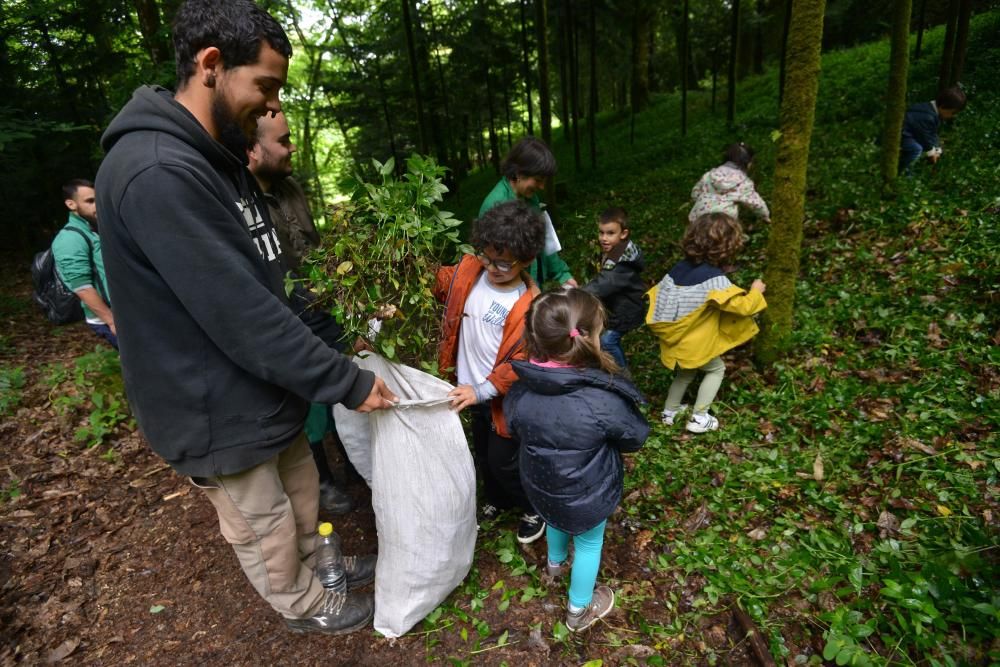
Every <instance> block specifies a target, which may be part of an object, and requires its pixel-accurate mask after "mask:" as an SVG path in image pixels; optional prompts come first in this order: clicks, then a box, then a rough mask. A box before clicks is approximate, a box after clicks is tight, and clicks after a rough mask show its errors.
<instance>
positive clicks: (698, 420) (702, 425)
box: [687, 412, 719, 433]
mask: <svg viewBox="0 0 1000 667" xmlns="http://www.w3.org/2000/svg"><path fill="white" fill-rule="evenodd" d="M718 428H719V420H718V419H716V418H715V417H713V416H712V415H710V414H708V413H707V412H703V413H702V414H700V415H699V414H698V413H694V414H692V415H691V419H690V421H688V423H687V430H688V431H690V432H691V433H708V432H709V431H715V430H717V429H718Z"/></svg>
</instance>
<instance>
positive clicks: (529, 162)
mask: <svg viewBox="0 0 1000 667" xmlns="http://www.w3.org/2000/svg"><path fill="white" fill-rule="evenodd" d="M500 171H501V172H502V174H503V175H502V176H501V177H500V182H499V183H497V184H496V187H494V188H493V190H491V191H490V193H489V194H488V195H486V199H484V200H483V205H482V206H480V207H479V216H480V217H482V215H483V214H484V213H486V211H488V210H490V209H491V208H493V207H494V206H496V205H497V204H501V203H503V202H505V201H511V200H513V199H522V200H524V201H525V202H527V203H528V204H529V205H530V206H531V207H532V208H534V209H535V210H536V211H539V212H541V211H542V203H541V198H539V196H538V191H539V190H544V189H545V181H546V180H547V179H549V178H551V177H552V176H554V175H555V173H556V158H555V156H554V155H552V151H550V150H549V147H548V146H546V145H545V143H544V142H542V141H541V140H539V139H536V138H534V137H525V138H524V139H521V140H520V141H519V142H517V143H516V144H514V146H513V148H511V149H510V152H508V153H507V155H506V156H504V159H503V162H501V163H500ZM528 271H529V273H530V274H531V278H532V280H534V281H535V282H536V283H537V284H538V285H542V284H544V283H546V282H548V281H550V280H554V281H556V282H558V283H559V284H560V285H569V286H572V287H576V286H577V283H576V280H574V279H573V274H572V272H570V270H569V266H567V265H566V262H564V261H563V259H562V257H560V256H559V253H558V252H554V253H552V254H550V255H546V254H545V252H544V251H543V252H542V254H540V255H539V256H538V257H537V258H536V259H535V261H534V262H532V263H531V266H530V267H529V269H528Z"/></svg>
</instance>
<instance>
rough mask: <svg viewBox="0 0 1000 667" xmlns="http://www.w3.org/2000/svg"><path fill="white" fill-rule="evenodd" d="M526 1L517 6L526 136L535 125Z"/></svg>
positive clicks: (522, 0)
mask: <svg viewBox="0 0 1000 667" xmlns="http://www.w3.org/2000/svg"><path fill="white" fill-rule="evenodd" d="M527 3H528V0H520V2H518V4H517V6H518V9H519V10H520V11H521V54H522V57H523V62H524V71H523V72H522V76H523V77H524V106H525V107H526V108H527V110H528V134H534V133H535V123H534V118H532V106H534V105H533V104H532V100H531V69H530V64H529V63H530V58H529V56H528V27H527V18H526V16H525V14H526V13H527V10H526V9H525V5H526V4H527Z"/></svg>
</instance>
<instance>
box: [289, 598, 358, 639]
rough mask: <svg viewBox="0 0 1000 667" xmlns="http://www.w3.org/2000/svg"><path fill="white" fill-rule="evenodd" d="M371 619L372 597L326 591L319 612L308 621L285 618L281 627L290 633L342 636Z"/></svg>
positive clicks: (354, 630) (356, 629)
mask: <svg viewBox="0 0 1000 667" xmlns="http://www.w3.org/2000/svg"><path fill="white" fill-rule="evenodd" d="M374 617H375V596H374V594H372V593H338V592H337V591H330V590H328V591H326V594H325V596H324V597H323V604H322V605H321V606H320V608H319V611H317V612H316V613H315V614H313V615H312V616H310V617H308V618H286V619H285V624H286V625H288V628H289V629H290V630H291V631H292V632H322V633H323V634H327V635H346V634H348V633H351V632H357V631H358V630H361V629H363V628H364V627H366V626H367V625H368V624H369V623H371V622H372V619H373V618H374Z"/></svg>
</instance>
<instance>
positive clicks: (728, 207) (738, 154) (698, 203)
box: [688, 142, 771, 223]
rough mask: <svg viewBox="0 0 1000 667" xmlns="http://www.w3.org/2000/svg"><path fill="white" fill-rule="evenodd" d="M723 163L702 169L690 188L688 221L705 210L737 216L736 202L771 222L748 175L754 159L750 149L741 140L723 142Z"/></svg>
mask: <svg viewBox="0 0 1000 667" xmlns="http://www.w3.org/2000/svg"><path fill="white" fill-rule="evenodd" d="M723 155H724V158H723V163H722V164H721V165H719V166H718V167H716V168H715V169H712V170H711V171H708V172H706V173H705V175H704V176H702V177H701V179H699V181H698V183H697V184H696V185H695V186H694V190H692V191H691V199H692V200H694V205H693V206H692V207H691V212H690V213H689V214H688V221H689V222H692V223H693V222H694V221H695V220H697V219H698V218H700V217H701V216H703V215H705V214H708V213H725V214H726V215H728V216H729V217H731V218H735V219H738V217H739V209H738V206H737V205H738V204H743V205H744V206H746V207H747V208H749V209H750V210H752V211H753V212H754V213H755V214H756V215H757V216H759V217H760V218H762V219H763V220H764V221H765V222H770V220H771V213H770V211H768V210H767V204H765V203H764V200H763V199H761V197H760V195H759V194H757V190H756V189H755V188H754V185H753V181H752V180H750V177H749V176H748V175H747V172H748V171H750V165H751V164H752V163H753V149H752V148H750V147H749V146H747V145H746V144H744V143H742V142H740V143H738V144H729V145H728V146H726V150H725V153H724V154H723Z"/></svg>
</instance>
